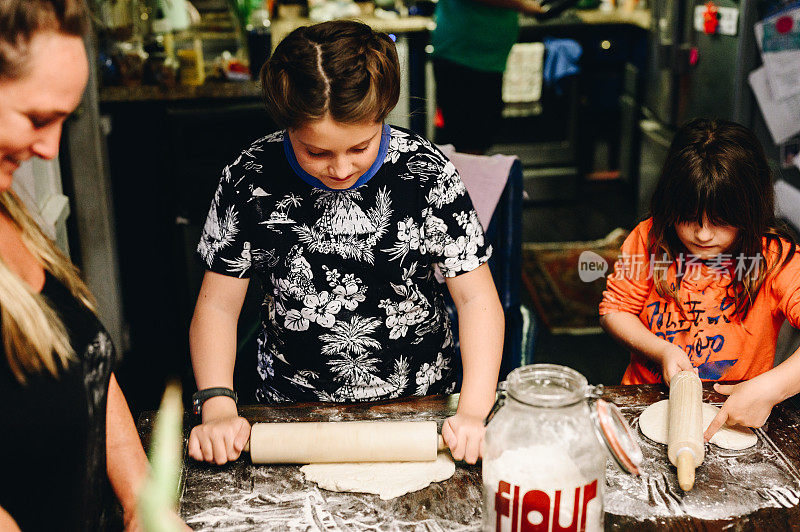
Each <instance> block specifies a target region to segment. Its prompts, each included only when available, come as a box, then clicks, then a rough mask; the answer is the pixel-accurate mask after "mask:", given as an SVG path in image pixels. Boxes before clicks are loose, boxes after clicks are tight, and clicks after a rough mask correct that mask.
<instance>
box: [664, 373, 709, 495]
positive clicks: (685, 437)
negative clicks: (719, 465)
mask: <svg viewBox="0 0 800 532" xmlns="http://www.w3.org/2000/svg"><path fill="white" fill-rule="evenodd" d="M667 455H668V456H669V461H670V462H672V465H674V466H675V467H677V468H678V484H679V485H680V487H681V489H682V490H683V491H689V490H691V489H692V487H694V470H695V469H696V468H697V467H699V466H700V464H702V463H703V458H704V456H705V448H704V446H703V386H702V384H701V383H700V378H699V377H698V376H697V375H696V374H695V373H694V372H692V371H681V372H679V373H677V374H675V376H674V377H672V382H671V383H670V387H669V429H668V433H667Z"/></svg>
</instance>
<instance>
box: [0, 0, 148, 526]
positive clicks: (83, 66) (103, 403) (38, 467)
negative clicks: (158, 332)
mask: <svg viewBox="0 0 800 532" xmlns="http://www.w3.org/2000/svg"><path fill="white" fill-rule="evenodd" d="M85 30H86V17H85V12H84V7H83V5H82V3H81V0H0V320H2V327H1V328H0V336H1V337H2V342H1V343H0V349H2V351H3V354H2V356H0V405H2V407H3V408H2V411H1V413H0V427H2V434H3V436H2V437H0V456H1V457H2V459H3V475H2V476H3V482H0V530H20V529H21V530H26V531H28V530H47V531H54V530H106V529H108V528H109V526H110V525H109V523H111V521H110V519H111V518H112V517H113V515H112V511H113V495H114V494H116V498H117V500H118V501H119V503H120V504H121V506H122V509H123V512H124V516H123V519H124V521H125V527H126V529H127V530H134V529H138V525H137V518H136V511H135V510H136V488H137V487H138V485H139V484H140V482H141V480H142V479H143V477H144V475H145V474H146V472H147V458H146V456H145V454H144V451H143V450H142V447H141V444H140V442H139V438H138V435H137V433H136V429H135V427H134V424H133V419H132V417H131V414H130V410H129V409H128V406H127V404H126V402H125V398H124V397H123V395H122V392H121V390H120V388H119V386H118V384H117V381H116V379H115V378H114V373H113V370H114V367H115V365H116V364H117V361H118V359H117V357H116V355H115V353H114V348H113V346H112V345H111V341H110V339H109V337H108V334H107V333H106V331H105V329H104V328H103V326H102V325H101V324H100V322H99V321H98V318H97V316H96V315H95V313H94V303H93V300H92V296H91V294H90V293H89V291H88V290H87V288H86V285H85V284H84V283H83V281H81V279H80V277H79V276H78V273H77V271H76V269H75V267H74V266H73V265H72V264H71V263H70V261H69V260H68V259H67V258H66V257H65V256H64V255H62V254H61V252H60V251H59V250H58V249H57V248H56V247H55V245H54V244H53V243H52V242H51V241H50V240H49V239H48V238H47V237H46V236H45V235H44V234H43V233H42V232H41V230H40V229H39V228H38V227H37V225H36V224H35V223H34V222H33V221H32V219H31V217H30V215H29V214H28V213H27V211H26V210H25V207H24V206H23V205H22V203H21V202H20V200H19V199H18V198H17V196H16V195H15V194H14V192H12V190H11V183H12V180H13V173H14V171H15V170H16V169H17V168H18V167H19V165H20V164H21V163H22V162H23V161H25V160H27V159H29V158H31V157H33V156H38V157H41V158H44V159H51V158H53V157H55V155H56V153H57V151H58V145H59V137H60V135H61V126H62V124H63V122H64V119H65V118H66V117H67V116H68V115H69V114H70V113H71V112H72V111H73V110H74V109H75V107H76V106H77V105H78V103H79V101H80V99H81V95H82V93H83V90H84V88H85V86H86V81H87V79H88V59H87V56H86V51H85V49H84V45H83V39H82V35H83V33H84V32H85ZM109 488H111V489H109ZM112 490H113V494H112Z"/></svg>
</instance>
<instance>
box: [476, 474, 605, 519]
mask: <svg viewBox="0 0 800 532" xmlns="http://www.w3.org/2000/svg"><path fill="white" fill-rule="evenodd" d="M597 486H598V483H597V479H594V480H592V481H591V482H589V483H588V484H585V485H583V486H576V487H575V488H564V487H560V489H555V490H553V489H548V490H540V489H531V490H527V489H525V488H521V487H520V486H515V485H513V484H511V483H509V482H505V481H503V480H501V481H499V482H498V483H497V486H491V488H492V491H494V492H495V493H494V512H495V516H494V517H495V530H496V532H561V531H569V532H583V531H585V530H586V525H587V521H588V522H589V528H590V529H593V528H595V527H596V526H597V524H596V520H598V519H600V518H601V513H600V512H601V505H600V504H598V502H599V501H598V493H597ZM485 487H489V486H485ZM593 501H594V504H590V503H592V502H593ZM488 502H490V503H491V500H490V501H488ZM487 510H488V509H487ZM567 521H569V522H567Z"/></svg>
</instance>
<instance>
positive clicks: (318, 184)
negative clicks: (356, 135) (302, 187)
mask: <svg viewBox="0 0 800 532" xmlns="http://www.w3.org/2000/svg"><path fill="white" fill-rule="evenodd" d="M391 131H392V128H391V127H390V126H389V124H384V125H383V131H382V132H381V145H380V147H379V148H378V156H377V157H375V161H374V162H373V163H372V166H370V167H369V169H368V170H367V171H366V172H364V173H363V174H362V175H361V177H359V178H358V180H357V181H356V182H355V183H353V185H352V186H350V187H349V188H350V189H353V188H358V187H360V186H361V185H363V184H364V183H366V182H367V181H369V180H370V179H372V176H374V175H375V174H377V173H378V170H380V168H381V166H382V165H383V161H384V160H386V152H387V151H389V141H390V140H391V136H392V135H391ZM283 151H284V153H285V154H286V159H287V160H288V161H289V166H291V167H292V170H294V173H296V174H297V175H298V176H299V177H300V179H302V180H303V181H305V182H306V183H308V184H309V185H311V186H312V187H315V188H321V189H323V190H342V189H334V188H329V187H327V186H325V184H324V183H323V182H322V181H320V180H319V179H317V178H316V177H314V176H313V175H311V174H309V173H308V172H306V171H305V170H303V169H302V168H301V167H300V163H298V162H297V158H296V157H295V156H294V148H292V141H291V140H289V133H288V132H286V134H285V135H284V136H283Z"/></svg>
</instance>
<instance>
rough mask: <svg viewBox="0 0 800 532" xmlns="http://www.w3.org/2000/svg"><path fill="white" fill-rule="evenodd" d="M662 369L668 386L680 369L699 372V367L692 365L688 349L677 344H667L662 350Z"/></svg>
mask: <svg viewBox="0 0 800 532" xmlns="http://www.w3.org/2000/svg"><path fill="white" fill-rule="evenodd" d="M661 370H662V372H663V376H664V383H665V384H666V385H667V386H669V383H670V381H671V380H672V377H674V376H675V374H676V373H678V372H680V371H694V372H695V373H697V368H695V367H694V366H692V362H691V361H690V360H689V355H687V354H686V351H684V350H683V349H681V348H680V347H678V346H677V345H675V344H669V345H667V347H666V348H665V349H664V351H662V352H661Z"/></svg>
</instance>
